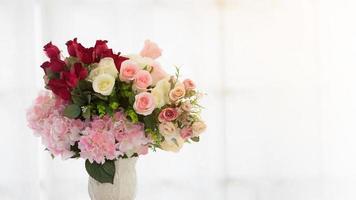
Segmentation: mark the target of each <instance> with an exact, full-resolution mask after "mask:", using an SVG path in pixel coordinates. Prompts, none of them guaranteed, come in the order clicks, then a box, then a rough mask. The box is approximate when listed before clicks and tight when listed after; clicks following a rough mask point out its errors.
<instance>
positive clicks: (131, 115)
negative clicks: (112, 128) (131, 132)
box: [125, 108, 138, 123]
mask: <svg viewBox="0 0 356 200" xmlns="http://www.w3.org/2000/svg"><path fill="white" fill-rule="evenodd" d="M125 113H126V115H127V116H128V117H129V118H130V120H131V122H133V123H136V122H138V116H137V114H136V112H135V111H134V110H133V109H132V108H129V109H126V111H125Z"/></svg>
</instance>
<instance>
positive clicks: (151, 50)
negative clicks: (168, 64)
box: [140, 40, 162, 59]
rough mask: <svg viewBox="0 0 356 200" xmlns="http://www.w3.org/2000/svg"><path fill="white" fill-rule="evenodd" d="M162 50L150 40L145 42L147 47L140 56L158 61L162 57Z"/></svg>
mask: <svg viewBox="0 0 356 200" xmlns="http://www.w3.org/2000/svg"><path fill="white" fill-rule="evenodd" d="M161 52H162V50H161V49H160V48H159V47H158V45H157V44H156V43H154V42H151V41H150V40H146V41H145V46H144V47H143V49H142V50H141V52H140V55H141V56H143V57H150V58H153V59H156V58H158V57H160V56H161Z"/></svg>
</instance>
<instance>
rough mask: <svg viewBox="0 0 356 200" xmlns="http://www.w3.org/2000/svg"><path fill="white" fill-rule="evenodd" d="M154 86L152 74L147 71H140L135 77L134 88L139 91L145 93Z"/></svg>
mask: <svg viewBox="0 0 356 200" xmlns="http://www.w3.org/2000/svg"><path fill="white" fill-rule="evenodd" d="M151 84H152V77H151V74H150V73H149V72H148V71H146V70H140V71H138V72H137V73H136V75H135V77H134V85H133V86H134V88H136V89H138V90H139V91H144V90H146V88H147V87H148V86H150V85H151Z"/></svg>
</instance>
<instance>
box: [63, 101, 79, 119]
mask: <svg viewBox="0 0 356 200" xmlns="http://www.w3.org/2000/svg"><path fill="white" fill-rule="evenodd" d="M80 113H81V109H80V107H79V106H78V105H77V104H70V105H68V106H67V107H66V108H65V109H64V111H63V115H64V116H66V117H68V118H71V119H75V118H77V117H79V115H80Z"/></svg>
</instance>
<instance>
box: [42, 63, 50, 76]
mask: <svg viewBox="0 0 356 200" xmlns="http://www.w3.org/2000/svg"><path fill="white" fill-rule="evenodd" d="M50 66H51V63H50V62H48V61H46V62H44V63H42V65H41V68H42V69H43V71H44V72H45V74H47V72H46V69H47V68H49V67H50Z"/></svg>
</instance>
